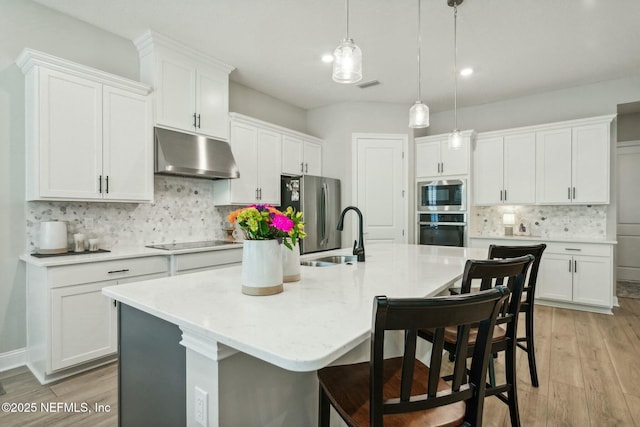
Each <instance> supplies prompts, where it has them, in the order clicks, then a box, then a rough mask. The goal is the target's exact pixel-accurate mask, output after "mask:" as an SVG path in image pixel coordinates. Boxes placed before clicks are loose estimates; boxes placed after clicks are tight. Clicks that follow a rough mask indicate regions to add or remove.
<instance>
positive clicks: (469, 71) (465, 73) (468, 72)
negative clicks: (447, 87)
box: [460, 67, 473, 77]
mask: <svg viewBox="0 0 640 427" xmlns="http://www.w3.org/2000/svg"><path fill="white" fill-rule="evenodd" d="M471 74H473V68H471V67H467V68H463V69H462V70H460V75H461V76H463V77H467V76H470V75H471Z"/></svg>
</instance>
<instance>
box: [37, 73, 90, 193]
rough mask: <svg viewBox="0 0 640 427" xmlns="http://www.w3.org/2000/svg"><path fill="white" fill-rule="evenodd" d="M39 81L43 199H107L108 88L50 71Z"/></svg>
mask: <svg viewBox="0 0 640 427" xmlns="http://www.w3.org/2000/svg"><path fill="white" fill-rule="evenodd" d="M39 82H40V87H39V92H38V93H37V94H35V96H36V100H35V103H36V105H38V107H36V108H39V119H38V124H39V129H38V132H39V136H40V140H39V141H38V145H39V152H38V161H37V162H36V163H37V164H34V165H33V167H35V168H37V173H38V174H39V178H38V179H39V194H38V195H37V196H38V197H44V198H49V197H50V198H60V199H78V198H81V199H100V198H102V195H101V194H100V191H99V190H100V188H99V187H100V175H102V85H101V84H100V83H96V82H94V81H91V80H87V79H83V78H80V77H76V76H72V75H69V74H66V73H61V72H57V71H53V70H49V69H42V70H41V71H40V79H39ZM30 161H33V159H30Z"/></svg>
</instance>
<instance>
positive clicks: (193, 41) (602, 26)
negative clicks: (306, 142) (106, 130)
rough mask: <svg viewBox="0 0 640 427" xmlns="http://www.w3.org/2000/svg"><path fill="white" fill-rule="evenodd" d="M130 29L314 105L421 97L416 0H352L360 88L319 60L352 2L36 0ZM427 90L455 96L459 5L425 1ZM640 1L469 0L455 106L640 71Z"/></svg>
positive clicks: (433, 95)
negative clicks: (466, 73)
mask: <svg viewBox="0 0 640 427" xmlns="http://www.w3.org/2000/svg"><path fill="white" fill-rule="evenodd" d="M34 1H36V2H37V3H40V4H42V5H45V6H47V7H50V8H52V9H55V10H58V11H60V12H62V13H65V14H67V15H71V16H74V17H76V18H78V19H80V20H83V21H86V22H89V23H91V24H93V25H95V26H97V27H100V28H103V29H105V30H107V31H110V32H112V33H115V34H118V35H120V36H122V37H125V38H128V39H134V38H136V37H138V36H139V35H140V34H142V33H143V32H144V31H145V30H146V29H148V28H151V29H153V30H155V31H158V32H160V33H163V34H165V35H167V36H169V37H171V38H174V39H175V40H178V41H181V42H183V43H185V44H188V45H191V46H193V47H195V48H197V49H198V50H201V51H202V52H205V53H208V54H210V55H212V56H214V57H216V58H218V59H220V60H222V61H223V62H226V63H228V64H230V65H233V66H235V67H236V70H235V71H234V72H233V73H232V75H231V79H232V80H233V81H236V82H238V83H241V84H243V85H245V86H249V87H251V88H254V89H256V90H259V91H261V92H264V93H266V94H269V95H271V96H274V97H276V98H279V99H282V100H284V101H287V102H289V103H291V104H293V105H296V106H299V107H302V108H305V109H310V108H315V107H320V106H324V105H329V104H334V103H339V102H349V101H365V102H366V101H377V102H393V103H406V104H407V108H408V107H409V106H410V105H411V104H412V103H413V102H415V100H416V98H417V76H416V48H417V45H416V36H417V1H418V0H351V2H350V5H351V6H350V11H351V15H350V17H351V22H350V33H351V36H352V38H354V40H355V42H356V43H357V44H358V45H359V46H360V47H361V48H362V51H363V58H364V61H363V62H364V65H363V71H364V78H363V80H362V81H363V82H365V81H369V80H373V79H377V80H380V81H381V83H382V84H381V85H379V86H376V87H372V88H369V89H360V88H358V87H356V86H353V85H340V84H337V83H334V82H333V81H332V80H331V65H330V64H324V63H322V62H321V61H320V57H321V55H322V54H323V53H330V52H332V51H333V49H335V47H336V46H337V45H338V43H339V42H340V40H341V39H342V38H343V37H344V32H345V7H344V1H343V0H180V1H176V0H108V1H105V0H34ZM422 17H423V18H422V29H423V31H422V92H423V96H422V98H423V100H424V101H425V102H426V103H427V104H428V105H429V106H430V108H431V110H432V111H442V110H448V109H451V108H452V106H453V10H452V9H451V8H450V7H448V6H447V2H446V0H423V3H422ZM639 41H640V0H465V1H464V3H462V5H460V6H459V7H458V65H459V67H463V66H472V67H474V69H475V70H476V72H475V74H474V75H473V76H472V77H470V78H460V79H459V83H458V106H459V107H460V106H468V105H477V104H483V103H487V102H493V101H498V100H502V99H509V98H513V97H518V96H523V95H528V94H534V93H537V92H542V91H548V90H553V89H558V88H563V87H569V86H578V85H582V84H588V83H593V82H598V81H603V80H610V79H616V78H621V77H626V76H631V75H638V74H639V73H640V42H639Z"/></svg>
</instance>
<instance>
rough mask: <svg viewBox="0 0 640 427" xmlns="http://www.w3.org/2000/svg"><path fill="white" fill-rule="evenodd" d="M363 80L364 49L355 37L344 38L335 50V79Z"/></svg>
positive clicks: (352, 81) (347, 80) (353, 81)
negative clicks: (356, 42) (356, 41)
mask: <svg viewBox="0 0 640 427" xmlns="http://www.w3.org/2000/svg"><path fill="white" fill-rule="evenodd" d="M360 80H362V50H360V48H359V47H358V45H356V44H355V43H354V42H353V39H344V40H342V43H340V46H338V47H337V48H336V50H335V51H334V52H333V81H334V82H337V83H345V84H348V83H357V82H359V81H360Z"/></svg>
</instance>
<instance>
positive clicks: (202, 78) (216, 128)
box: [195, 68, 229, 140]
mask: <svg viewBox="0 0 640 427" xmlns="http://www.w3.org/2000/svg"><path fill="white" fill-rule="evenodd" d="M195 112H196V115H197V116H196V125H197V128H196V132H197V133H201V134H203V135H208V136H212V137H215V138H220V139H224V140H227V139H228V138H229V131H228V129H229V122H228V112H229V77H228V75H226V74H223V73H219V72H215V71H210V70H207V69H204V68H198V70H197V80H196V104H195Z"/></svg>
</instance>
